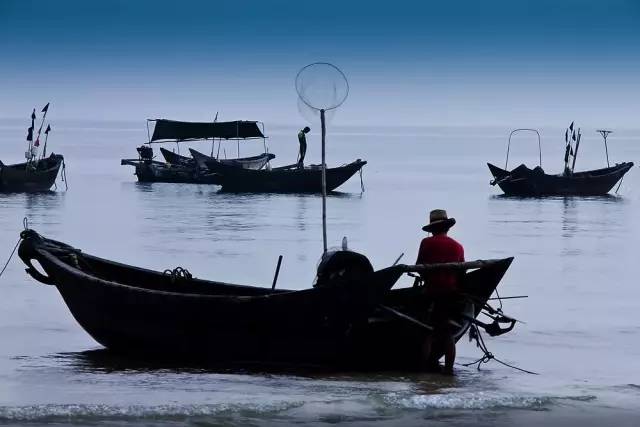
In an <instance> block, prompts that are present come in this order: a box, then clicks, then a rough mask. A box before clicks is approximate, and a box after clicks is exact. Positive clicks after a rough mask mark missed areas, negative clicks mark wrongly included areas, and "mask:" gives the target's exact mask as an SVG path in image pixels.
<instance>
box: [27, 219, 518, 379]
mask: <svg viewBox="0 0 640 427" xmlns="http://www.w3.org/2000/svg"><path fill="white" fill-rule="evenodd" d="M21 237H22V239H23V240H22V243H21V244H20V247H19V250H18V255H19V256H20V258H21V259H22V261H23V262H24V263H25V264H26V266H27V273H28V274H29V275H31V276H32V277H33V278H34V279H35V280H37V281H39V282H41V283H44V284H47V285H53V286H55V287H56V288H57V289H58V291H59V292H60V295H61V296H62V298H63V300H64V302H65V303H66V304H67V307H68V308H69V310H70V312H71V313H72V315H73V317H74V318H75V319H76V321H77V322H78V323H79V324H80V326H82V328H84V330H85V331H86V332H87V333H89V335H91V336H92V337H93V338H94V339H95V340H96V341H97V342H99V343H100V344H102V345H103V346H105V347H106V348H108V349H109V350H112V351H114V352H118V353H123V354H128V355H132V356H135V357H142V358H144V359H145V360H152V359H165V360H171V361H196V362H204V363H208V364H223V365H229V366H241V365H265V366H269V365H273V364H276V365H279V366H284V365H286V366H305V367H348V368H350V369H356V370H380V369H393V370H399V371H408V370H415V369H418V368H419V367H420V362H421V359H422V345H423V343H424V339H425V334H426V333H429V330H430V329H429V328H431V327H430V326H429V325H427V324H425V323H422V322H421V321H420V320H416V319H423V318H424V316H425V311H426V308H425V307H429V305H430V301H429V300H428V298H427V297H425V294H424V291H423V289H422V288H403V289H392V288H393V286H394V285H395V283H396V282H397V281H398V279H399V278H400V277H401V275H402V274H404V273H407V272H410V271H416V267H418V268H420V267H424V266H407V265H394V266H391V267H388V268H384V269H381V270H377V271H374V269H373V267H372V266H371V263H370V262H369V260H368V259H367V258H366V257H365V256H364V255H361V254H358V253H355V252H351V251H348V250H342V251H336V252H330V253H328V254H327V255H326V256H325V257H323V261H322V262H321V263H320V265H319V267H318V275H317V279H316V285H315V286H314V287H313V288H310V289H303V290H284V289H274V286H275V281H274V285H272V286H271V287H254V286H243V285H236V284H230V283H222V282H212V281H206V280H201V279H195V278H193V277H191V275H190V274H189V273H188V272H187V271H185V270H184V269H175V270H173V271H171V270H167V271H165V273H161V272H156V271H151V270H147V269H144V268H139V267H133V266H129V265H125V264H120V263H117V262H113V261H109V260H106V259H102V258H98V257H95V256H92V255H89V254H87V253H86V252H84V251H80V250H78V249H76V248H73V247H71V246H69V245H67V244H65V243H62V242H57V241H55V240H49V239H46V238H44V237H42V236H40V235H39V234H38V233H36V232H35V231H33V230H25V231H23V232H22V233H21ZM34 260H36V261H37V262H38V264H39V267H40V266H41V268H39V269H36V268H35V267H34V265H33V261H34ZM512 260H513V258H506V259H501V260H488V261H475V262H469V263H461V265H459V266H458V267H459V268H460V270H461V271H466V270H467V269H470V268H473V269H474V270H473V271H470V272H467V273H466V274H464V279H463V281H462V285H461V286H462V291H463V292H464V295H466V297H465V298H466V299H465V300H462V301H461V302H460V304H459V307H457V308H456V309H455V310H454V311H452V313H451V316H452V318H451V324H452V325H453V326H454V327H455V329H454V331H453V332H454V338H455V340H456V341H457V340H459V339H460V338H462V337H463V336H464V334H465V332H466V331H467V330H468V329H469V327H470V326H471V325H472V324H473V325H476V326H479V327H482V328H484V329H485V330H486V331H487V332H488V333H489V334H490V335H492V336H496V335H501V334H503V333H506V332H508V331H510V330H511V329H512V328H513V325H514V324H515V321H516V320H515V319H510V318H508V317H506V316H503V315H502V314H501V312H499V311H496V310H492V309H491V308H490V307H489V306H488V304H487V301H488V299H489V297H490V296H491V294H492V293H493V291H494V290H495V289H496V287H497V286H498V283H499V282H500V281H501V280H502V277H503V275H504V274H505V272H506V271H507V269H508V268H509V266H510V264H511V262H512ZM427 267H435V268H439V266H437V265H435V266H433V265H432V266H427ZM442 267H444V266H442ZM487 310H488V313H489V316H490V317H491V318H492V319H494V323H493V324H485V323H482V322H481V321H479V320H478V319H476V317H477V316H478V315H479V314H480V313H481V312H487ZM491 313H492V314H491ZM499 323H510V326H509V327H507V328H500V327H499ZM431 330H432V329H431ZM433 350H434V358H435V362H436V363H437V359H438V358H440V357H441V356H442V349H440V348H438V347H437V346H436V347H434V349H433Z"/></svg>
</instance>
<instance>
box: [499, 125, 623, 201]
mask: <svg viewBox="0 0 640 427" xmlns="http://www.w3.org/2000/svg"><path fill="white" fill-rule="evenodd" d="M569 130H570V131H571V132H572V137H571V138H569V135H570V133H569ZM521 131H528V132H535V133H536V134H537V135H538V150H539V157H540V162H539V164H538V166H536V167H535V168H533V169H530V168H528V167H527V166H525V165H524V164H522V165H520V166H518V167H516V168H515V169H512V170H509V169H508V162H509V149H510V146H511V137H512V136H513V135H514V134H515V133H517V132H521ZM607 132H609V131H607ZM581 136H582V134H581V132H580V129H578V130H577V133H576V132H575V131H574V129H573V123H572V124H571V126H570V127H569V129H567V133H566V134H565V139H566V142H567V146H566V154H565V170H564V172H563V173H560V174H556V175H550V174H547V173H545V171H544V170H543V169H542V147H541V143H540V133H539V132H538V131H537V130H536V129H515V130H513V131H512V132H511V134H510V135H509V143H508V146H507V160H506V162H505V167H504V169H503V168H500V167H498V166H495V165H493V164H491V163H487V166H488V167H489V170H490V172H491V174H492V175H493V177H494V179H493V180H492V181H491V185H498V186H499V187H500V189H502V191H503V192H504V193H505V194H506V195H508V196H521V197H540V196H602V195H606V194H607V193H609V192H610V191H611V190H612V189H613V187H614V186H615V185H616V183H618V182H619V181H620V182H621V180H622V178H623V177H624V175H625V174H626V173H627V172H628V171H629V169H631V167H632V166H633V162H623V163H618V164H616V165H615V166H609V165H607V167H606V168H602V169H594V170H588V171H581V172H574V169H575V163H576V158H577V153H578V149H579V147H580V140H581ZM572 141H575V146H574V145H573V144H572ZM605 147H606V138H605ZM606 152H607V164H608V160H609V158H608V157H609V156H608V149H607V150H606ZM571 159H573V161H572V162H571Z"/></svg>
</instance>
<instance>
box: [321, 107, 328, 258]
mask: <svg viewBox="0 0 640 427" xmlns="http://www.w3.org/2000/svg"><path fill="white" fill-rule="evenodd" d="M320 123H321V125H322V244H323V248H324V252H323V253H325V254H326V253H327V165H326V163H325V149H324V147H325V135H326V133H327V128H326V126H325V121H324V109H321V110H320Z"/></svg>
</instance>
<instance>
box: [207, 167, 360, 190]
mask: <svg viewBox="0 0 640 427" xmlns="http://www.w3.org/2000/svg"><path fill="white" fill-rule="evenodd" d="M366 164H367V162H365V161H362V160H356V161H355V162H352V163H349V164H348V165H344V166H340V167H336V168H327V171H326V182H327V191H333V190H335V189H336V188H338V187H339V186H341V185H342V184H344V183H345V182H346V181H347V180H348V179H349V178H351V177H352V176H353V175H354V174H356V173H357V172H358V171H359V170H360V169H362V167H363V166H364V165H366ZM207 167H208V168H209V170H210V171H212V172H215V173H218V174H220V175H221V185H222V190H223V191H230V192H265V193H270V192H273V193H321V192H322V169H321V168H319V167H313V168H310V167H307V168H304V169H298V168H296V167H291V168H286V169H277V168H276V169H272V170H266V169H265V170H247V169H240V168H233V167H229V166H228V165H225V164H221V163H220V162H217V161H207Z"/></svg>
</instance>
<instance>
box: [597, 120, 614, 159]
mask: <svg viewBox="0 0 640 427" xmlns="http://www.w3.org/2000/svg"><path fill="white" fill-rule="evenodd" d="M596 132H598V133H599V134H600V135H602V138H603V139H604V152H605V154H606V156H607V167H610V166H609V148H608V147H607V137H608V136H609V134H610V133H613V131H612V130H607V129H598V130H597V131H596Z"/></svg>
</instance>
